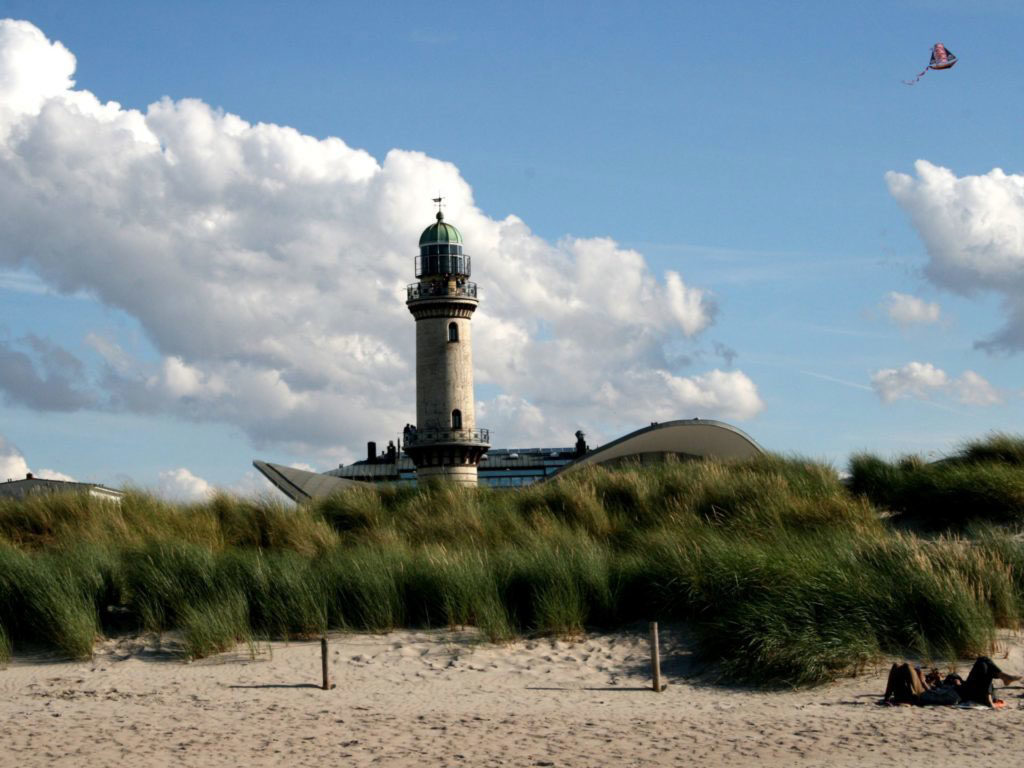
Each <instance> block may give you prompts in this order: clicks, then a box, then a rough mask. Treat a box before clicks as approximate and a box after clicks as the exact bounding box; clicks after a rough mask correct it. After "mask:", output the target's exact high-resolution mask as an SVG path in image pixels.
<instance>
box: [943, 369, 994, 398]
mask: <svg viewBox="0 0 1024 768" xmlns="http://www.w3.org/2000/svg"><path fill="white" fill-rule="evenodd" d="M953 391H954V393H955V394H956V398H957V400H959V401H960V402H961V403H963V404H964V405H999V404H1000V403H1002V402H1003V401H1004V397H1003V395H1002V394H1001V393H1000V392H999V391H998V390H997V389H996V388H995V387H993V386H992V385H991V384H989V383H988V381H986V380H985V379H984V378H983V377H982V376H980V375H978V374H977V373H975V372H974V371H964V372H963V375H962V376H960V378H959V379H957V380H956V381H954V382H953Z"/></svg>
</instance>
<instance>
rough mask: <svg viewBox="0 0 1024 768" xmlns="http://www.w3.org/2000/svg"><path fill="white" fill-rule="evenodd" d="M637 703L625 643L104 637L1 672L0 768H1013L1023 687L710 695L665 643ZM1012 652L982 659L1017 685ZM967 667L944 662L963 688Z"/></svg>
mask: <svg viewBox="0 0 1024 768" xmlns="http://www.w3.org/2000/svg"><path fill="white" fill-rule="evenodd" d="M662 634H663V646H662V655H663V675H664V677H665V678H667V680H668V681H669V683H670V685H669V687H668V689H667V690H666V691H664V692H663V693H661V694H656V693H654V692H653V691H651V690H650V670H649V645H648V641H647V636H646V633H645V632H643V631H639V630H638V631H635V632H617V633H610V634H588V635H585V636H583V637H581V638H578V639H575V640H555V639H530V640H522V641H518V642H515V643H511V644H508V645H499V646H495V645H491V644H488V643H486V642H483V641H481V639H480V638H479V637H478V635H477V634H476V633H475V632H473V631H471V630H431V631H401V632H393V633H389V634H385V635H372V634H333V635H331V637H330V649H331V662H332V673H333V676H334V680H335V682H336V683H337V688H335V689H334V690H331V691H323V690H321V689H320V687H319V684H320V644H319V642H318V641H316V642H291V643H278V642H275V643H269V644H267V643H263V644H260V645H259V646H257V647H256V648H255V651H256V653H255V657H254V658H253V657H251V656H250V652H249V649H247V648H246V647H244V646H243V647H240V648H238V649H236V650H235V651H234V652H231V653H227V654H221V655H219V656H216V657H213V658H210V659H204V660H201V661H197V662H193V663H185V662H182V661H181V660H180V657H179V656H178V655H177V654H176V652H175V647H174V642H173V637H167V636H165V637H163V638H158V637H156V636H144V637H132V638H121V639H119V640H111V641H105V642H104V643H102V644H101V645H99V646H98V647H97V651H96V654H95V656H94V658H93V659H92V660H91V661H88V662H64V661H53V660H49V659H46V658H42V657H28V658H25V657H19V658H16V659H15V661H14V662H13V663H12V664H11V665H10V666H9V667H8V668H6V669H4V670H2V671H0V694H2V695H0V744H2V745H3V747H2V748H0V768H3V767H5V766H42V765H47V766H51V765H52V766H76V768H80V767H81V766H83V765H89V766H105V765H110V766H114V765H117V766H119V767H120V768H123V767H124V766H126V765H147V766H169V765H175V766H221V765H224V766H226V765H252V766H264V765H266V766H270V765H279V764H282V763H289V764H293V765H300V764H301V765H309V764H313V763H314V762H322V761H325V760H340V761H343V762H344V764H345V765H354V766H369V765H379V766H414V765H437V766H536V765H555V766H605V765H607V766H612V765H615V766H654V765H677V764H683V763H685V764H688V765H708V766H718V765H730V766H736V765H747V764H750V763H753V762H755V761H756V762H757V763H758V764H760V765H762V766H769V767H770V766H782V765H786V766H792V765H793V764H798V765H802V766H818V765H821V766H825V765H831V766H852V765H858V766H861V765H873V764H878V763H882V762H884V763H886V764H888V765H892V766H911V765H913V766H920V765H921V764H922V761H932V762H935V761H937V762H938V763H939V764H952V763H954V762H955V763H956V764H957V765H958V766H965V765H966V766H972V765H979V766H981V765H984V766H986V767H987V768H990V767H991V766H993V765H997V764H1006V765H1016V764H1019V763H1020V759H1019V758H1018V752H1019V750H1020V749H1021V748H1022V747H1024V739H1022V737H1024V687H1021V686H1010V687H1009V688H1004V689H1002V695H1003V698H1005V699H1006V700H1007V703H1008V706H1007V708H1006V709H1005V710H1003V711H1001V712H993V711H978V710H959V709H952V708H946V707H938V708H910V707H900V708H886V707H879V706H877V705H876V703H875V702H876V701H877V700H878V699H879V698H880V695H881V693H882V690H883V688H884V686H885V674H886V672H887V670H886V669H882V668H879V669H875V670H871V671H870V672H868V673H866V674H864V675H862V676H859V677H857V678H853V679H846V680H841V681H839V682H837V683H834V684H831V685H827V686H823V687H819V688H815V689H811V690H799V691H783V692H757V691H748V690H742V689H736V688H726V687H721V686H717V685H713V684H711V683H710V682H709V681H708V675H707V672H706V671H704V672H703V673H702V670H701V669H700V667H698V666H697V665H695V664H694V663H693V662H692V656H691V654H690V653H689V652H688V650H687V649H688V642H687V638H686V635H685V632H683V631H682V630H681V629H676V630H672V629H667V630H666V629H663V632H662ZM1022 648H1024V646H1022V644H1021V642H1020V640H1019V638H1016V637H1010V636H1006V637H1005V638H1004V640H1003V641H1002V643H1001V646H1000V648H999V649H998V651H997V653H996V655H995V657H996V659H997V661H998V662H999V663H1000V664H1001V665H1002V666H1003V667H1004V669H1007V671H1011V672H1018V673H1019V672H1024V652H1022ZM967 667H969V663H968V662H963V663H961V664H960V665H959V668H960V670H961V672H966V669H967Z"/></svg>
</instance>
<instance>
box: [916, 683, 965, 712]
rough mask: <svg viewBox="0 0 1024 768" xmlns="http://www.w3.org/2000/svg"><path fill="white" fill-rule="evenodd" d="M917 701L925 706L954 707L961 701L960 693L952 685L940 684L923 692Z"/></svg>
mask: <svg viewBox="0 0 1024 768" xmlns="http://www.w3.org/2000/svg"><path fill="white" fill-rule="evenodd" d="M917 703H918V704H921V705H922V706H925V707H953V706H956V705H957V704H959V703H960V694H959V693H957V692H956V688H954V687H953V686H951V685H950V686H946V685H940V686H938V687H937V688H932V689H930V690H927V691H925V692H924V693H922V694H921V696H920V697H919V698H918V700H917Z"/></svg>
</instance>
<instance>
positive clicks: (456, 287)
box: [406, 280, 476, 301]
mask: <svg viewBox="0 0 1024 768" xmlns="http://www.w3.org/2000/svg"><path fill="white" fill-rule="evenodd" d="M406 293H407V295H408V301H416V300H417V299H433V298H443V297H445V296H465V297H466V298H470V299H475V298H476V283H471V282H469V281H468V280H461V281H456V282H449V281H446V280H439V281H437V282H432V283H410V284H409V287H408V288H407V289H406Z"/></svg>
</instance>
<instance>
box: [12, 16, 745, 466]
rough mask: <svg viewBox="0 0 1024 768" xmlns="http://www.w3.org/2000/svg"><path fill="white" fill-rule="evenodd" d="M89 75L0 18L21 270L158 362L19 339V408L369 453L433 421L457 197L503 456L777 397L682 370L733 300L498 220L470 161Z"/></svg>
mask: <svg viewBox="0 0 1024 768" xmlns="http://www.w3.org/2000/svg"><path fill="white" fill-rule="evenodd" d="M74 70H75V58H74V56H73V55H72V54H71V53H70V52H69V51H68V50H67V49H66V48H64V46H62V45H61V44H60V43H57V42H50V41H49V40H47V39H46V37H45V36H44V35H43V33H42V32H41V31H40V30H38V29H37V28H35V27H34V26H33V25H31V24H29V23H27V22H17V21H10V20H6V21H0V239H2V241H3V242H4V243H5V247H4V248H3V249H2V250H0V267H5V268H8V269H11V270H22V271H25V270H27V271H28V272H30V273H33V274H35V275H38V277H39V278H40V279H41V280H42V281H43V282H44V283H45V285H46V286H48V288H50V289H52V290H56V291H58V292H61V293H65V294H72V293H77V294H86V295H89V296H92V297H95V299H96V300H98V301H101V302H103V303H104V304H106V305H108V306H111V307H116V308H119V309H121V310H123V311H124V312H126V313H128V314H129V315H131V316H132V317H134V318H136V319H137V320H138V322H139V323H140V325H141V327H142V328H143V329H144V331H145V334H146V336H147V338H148V339H149V341H150V342H151V343H152V345H153V347H154V348H155V350H156V352H157V353H158V360H157V361H155V362H154V361H153V360H152V359H150V358H149V357H140V356H138V355H135V354H133V353H131V352H130V351H128V350H127V349H126V346H127V345H126V344H125V343H124V340H123V339H118V338H116V337H112V336H108V335H104V334H103V333H101V332H99V331H96V330H95V329H84V330H83V335H84V336H86V337H87V338H86V343H87V344H88V346H89V347H90V348H91V350H93V351H95V352H96V353H98V354H99V355H100V357H101V359H102V360H103V363H102V365H101V367H100V368H99V369H95V368H94V367H92V368H89V367H85V365H84V363H82V361H81V360H79V358H78V357H76V355H75V354H73V352H71V351H68V350H61V349H59V348H56V347H55V346H54V345H53V344H52V343H50V342H48V341H46V340H45V339H38V338H34V337H30V338H27V339H22V340H18V341H17V342H11V343H8V344H7V345H5V346H0V356H6V357H5V358H4V359H5V360H7V361H9V362H10V365H9V366H8V365H6V364H5V365H4V366H3V368H4V370H5V374H4V375H3V376H0V389H2V390H3V393H4V396H5V397H6V398H7V400H8V401H9V402H12V403H18V404H21V405H25V406H27V407H30V408H37V409H45V410H62V409H64V410H72V409H79V408H103V409H114V410H129V411H140V412H141V411H147V412H166V413H171V414H175V415H178V416H181V417H184V418H189V419H195V420H202V421H208V420H216V421H221V422H224V423H228V424H232V425H236V426H238V427H240V428H241V429H243V430H244V431H245V432H246V433H247V434H248V435H249V436H250V438H251V439H252V440H253V441H254V442H255V443H256V444H258V445H262V446H267V447H271V446H282V447H283V446H287V447H289V448H290V449H291V450H298V451H311V452H315V453H318V454H319V455H324V456H326V455H328V454H329V453H331V452H332V451H333V452H336V453H338V454H340V457H342V458H345V459H346V460H348V459H351V458H354V457H355V456H356V455H358V454H359V453H360V449H358V448H356V446H359V445H360V444H362V443H363V442H364V441H365V440H367V439H380V438H381V437H382V436H385V435H388V434H391V433H392V432H394V431H395V430H396V429H397V428H399V427H400V425H402V424H404V423H406V422H410V421H413V420H414V419H413V416H412V413H413V411H414V390H413V387H414V382H413V374H414V371H413V367H412V365H413V351H414V350H413V343H412V342H413V321H412V318H411V317H410V315H409V314H408V312H407V310H406V308H405V306H404V298H405V296H404V287H405V284H406V283H409V282H412V280H413V257H414V255H415V249H416V242H417V238H418V236H419V233H420V231H421V230H422V229H423V227H424V226H425V225H426V224H428V223H430V220H431V216H432V209H431V208H430V203H429V201H430V199H431V197H433V196H435V195H436V193H437V190H439V189H440V190H443V191H444V194H445V197H446V203H447V213H448V216H449V219H450V220H451V221H452V222H454V223H456V224H457V225H458V226H459V228H460V229H461V230H462V232H463V235H464V238H465V241H466V243H467V250H468V251H469V252H470V253H471V254H472V255H473V257H474V259H473V265H474V267H475V272H474V280H476V281H477V282H478V283H479V286H480V296H481V306H480V309H479V311H478V312H477V315H476V316H475V319H474V336H475V345H474V350H475V356H476V357H475V363H476V374H477V380H478V382H479V383H480V384H484V385H488V384H489V385H492V390H491V391H493V390H496V391H497V392H498V394H497V395H495V396H493V397H491V398H490V399H487V400H485V401H484V402H482V403H481V404H480V422H481V426H488V427H490V428H491V429H492V432H493V433H494V436H495V438H496V441H497V442H498V444H503V445H508V444H512V443H519V442H528V441H543V442H549V441H553V442H555V443H566V442H567V441H571V435H572V432H573V430H575V429H576V428H578V427H581V426H582V427H585V428H587V429H589V430H592V431H593V432H594V433H595V434H596V435H598V436H600V435H601V434H602V433H603V434H604V435H605V436H614V434H616V433H617V432H619V431H621V430H623V429H625V428H634V427H637V426H640V425H641V424H643V423H646V422H648V421H650V420H652V419H659V420H661V419H668V418H680V417H690V416H716V417H720V418H729V419H748V418H751V417H752V416H754V415H755V414H757V413H758V412H759V411H760V410H761V408H762V407H763V405H762V401H761V398H760V397H759V395H758V392H757V388H756V386H755V384H754V382H753V381H752V380H751V379H750V378H749V377H748V376H747V375H746V374H744V373H743V372H742V371H739V370H729V371H722V370H718V369H713V370H707V371H701V372H695V373H684V372H682V371H680V370H678V368H679V364H678V361H679V360H680V359H682V357H681V356H680V355H679V354H678V348H679V346H680V345H682V344H690V345H692V344H693V343H694V342H693V341H692V340H693V339H694V338H695V337H696V336H697V335H698V334H700V333H701V332H702V331H703V330H704V329H706V328H707V327H708V326H709V325H711V323H712V322H713V319H714V314H715V306H714V302H713V300H712V298H711V296H710V295H709V293H708V292H707V291H706V290H704V289H702V288H699V287H695V286H692V285H690V284H688V283H687V282H686V281H685V280H684V279H683V277H682V276H681V275H680V274H678V273H677V272H674V271H669V272H667V273H666V274H664V275H663V276H657V275H655V274H652V272H651V271H650V269H649V268H648V266H647V263H646V261H645V259H644V257H643V256H642V255H641V254H640V253H638V252H636V251H633V250H629V249H624V248H622V247H620V246H619V245H618V244H617V243H615V242H614V241H613V240H611V239H607V238H588V239H582V238H566V239H564V240H562V241H559V242H556V243H551V242H547V241H545V240H543V239H542V238H539V237H537V236H536V235H534V234H533V233H532V232H531V231H530V229H529V227H528V226H527V225H526V224H525V223H524V222H523V221H522V220H520V219H519V218H517V217H515V216H509V217H507V218H505V219H503V220H495V219H492V218H490V217H488V216H486V215H485V214H484V213H483V212H481V211H480V210H479V209H478V208H477V207H476V206H475V205H474V202H473V195H472V190H471V188H470V186H469V184H468V183H467V182H466V181H465V180H464V179H463V178H462V177H461V175H460V173H459V170H458V169H457V168H456V167H455V166H454V165H452V164H451V163H447V162H444V161H441V160H438V159H435V158H431V157H428V156H427V155H425V154H422V153H419V152H412V151H404V150H392V151H391V152H389V153H388V154H387V156H386V157H385V158H384V159H383V160H382V161H380V162H378V160H376V159H375V158H374V157H372V156H370V155H369V154H368V153H366V152H364V151H362V150H359V149H353V148H351V147H349V146H347V145H346V144H345V143H344V142H343V141H342V140H340V139H338V138H334V137H331V138H326V139H317V138H314V137H311V136H306V135H303V134H301V133H299V132H298V131H296V130H294V129H292V128H289V127H287V126H280V125H269V124H262V123H260V124H251V123H248V122H246V121H244V120H242V119H241V118H240V117H237V116H235V115H231V114H225V113H223V112H221V111H219V110H217V109H214V108H213V107H211V106H209V105H207V104H205V103H203V102H202V101H198V100H195V99H184V100H181V101H170V100H168V99H166V98H165V99H163V100H160V101H157V102H155V103H153V104H151V105H150V106H149V107H148V109H147V110H146V111H145V112H140V111H137V110H129V109H123V108H122V107H121V106H120V105H119V104H117V103H115V102H108V103H101V102H99V101H98V100H97V99H96V98H95V96H93V95H92V94H91V93H89V92H88V91H84V90H76V89H75V88H74V82H73V79H72V78H73V75H74ZM485 417H486V421H485V420H484V419H485ZM347 449H348V450H347ZM349 450H351V451H352V452H351V453H349ZM179 480H180V478H179ZM186 481H187V478H186V479H185V480H182V482H183V483H186ZM186 484H187V483H186Z"/></svg>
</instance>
